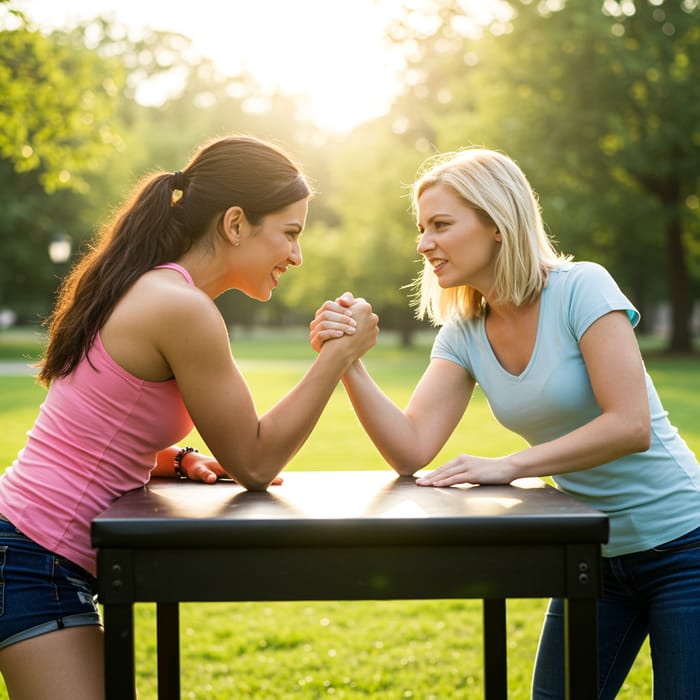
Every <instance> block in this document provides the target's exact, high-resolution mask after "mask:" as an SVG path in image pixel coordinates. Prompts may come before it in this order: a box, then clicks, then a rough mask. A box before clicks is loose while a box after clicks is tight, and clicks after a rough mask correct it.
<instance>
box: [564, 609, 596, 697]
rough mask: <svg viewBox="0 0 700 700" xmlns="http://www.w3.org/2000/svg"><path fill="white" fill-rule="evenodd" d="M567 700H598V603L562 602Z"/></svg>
mask: <svg viewBox="0 0 700 700" xmlns="http://www.w3.org/2000/svg"><path fill="white" fill-rule="evenodd" d="M564 606H565V607H564V611H565V614H564V619H565V626H566V637H565V645H566V654H565V658H566V677H567V680H568V687H567V693H566V697H567V700H594V699H595V700H597V699H598V697H599V696H598V683H599V681H598V676H599V670H598V601H597V600H596V599H595V598H572V599H569V600H565V601H564Z"/></svg>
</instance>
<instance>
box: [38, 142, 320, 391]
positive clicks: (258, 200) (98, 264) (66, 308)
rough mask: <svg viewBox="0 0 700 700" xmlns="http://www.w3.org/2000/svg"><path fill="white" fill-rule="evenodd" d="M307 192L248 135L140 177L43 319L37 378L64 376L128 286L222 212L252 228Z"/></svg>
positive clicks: (286, 161) (288, 167)
mask: <svg viewBox="0 0 700 700" xmlns="http://www.w3.org/2000/svg"><path fill="white" fill-rule="evenodd" d="M310 194H311V188H310V187H309V185H308V183H307V181H306V180H305V178H304V176H303V175H302V173H301V171H300V169H299V168H298V166H297V165H295V164H294V163H293V162H292V161H291V159H290V158H289V157H288V156H287V155H286V154H285V153H284V152H283V151H282V150H280V149H279V148H277V147H276V146H273V145H271V144H269V143H266V142H264V141H261V140H259V139H256V138H253V137H248V136H231V137H227V138H223V139H219V140H216V141H213V142H211V143H210V144H208V145H205V146H203V147H202V148H201V149H200V150H199V151H198V152H197V153H196V154H195V156H194V157H193V158H192V160H191V161H190V162H189V164H188V165H187V167H186V168H184V169H183V170H182V171H177V172H176V173H159V174H155V175H150V176H148V177H146V178H145V179H144V180H142V181H141V182H140V183H139V184H138V185H137V187H136V189H135V190H134V192H133V194H132V195H131V197H130V198H129V199H128V200H127V202H126V203H125V204H124V206H123V207H122V208H121V210H120V211H119V212H118V213H117V215H116V216H115V218H114V219H113V221H112V222H111V224H109V225H108V226H106V227H105V228H104V229H103V231H102V233H101V235H100V237H99V239H98V240H97V241H96V242H95V243H94V245H93V246H92V247H91V248H90V249H89V250H88V251H87V253H86V254H85V255H84V256H83V258H82V259H81V260H80V262H79V263H78V264H77V265H76V266H75V267H74V268H73V270H72V271H71V273H70V274H69V276H68V277H67V278H66V280H65V282H64V284H63V286H62V288H61V290H60V292H59V296H58V300H57V302H56V307H55V309H54V311H53V313H52V314H51V316H50V317H49V319H48V327H49V335H48V345H47V348H46V353H45V355H44V358H43V360H42V362H41V363H40V364H39V367H40V371H39V380H40V381H41V382H42V383H44V384H49V383H50V382H51V381H53V380H54V379H56V378H58V377H64V376H66V375H68V374H70V372H72V371H73V370H74V369H75V367H76V365H77V364H78V363H79V362H80V360H81V359H82V357H83V355H85V354H86V353H87V352H88V350H89V349H90V347H91V346H92V343H93V342H94V340H95V336H96V335H97V332H98V331H99V329H100V328H101V327H102V325H103V324H104V323H105V321H106V320H107V318H108V317H109V315H110V314H111V312H112V310H113V309H114V306H115V305H116V303H117V302H118V301H119V299H121V298H122V296H123V295H124V294H125V293H126V291H127V290H128V289H129V288H130V287H131V285H132V284H134V282H135V281H136V280H137V279H138V278H139V277H140V276H141V275H143V274H144V272H146V271H148V270H150V269H152V268H153V267H155V266H156V265H159V264H162V263H166V262H171V261H173V260H176V259H177V258H179V257H180V256H181V255H182V254H183V253H185V252H186V251H187V250H188V249H189V248H190V247H191V246H192V244H193V243H194V242H195V241H196V240H198V239H199V238H200V237H201V236H202V235H203V234H204V233H205V232H206V231H207V229H208V227H209V225H210V224H211V222H212V221H214V220H215V218H216V217H218V216H220V215H221V213H222V212H224V211H225V210H226V209H228V208H229V207H232V206H240V207H241V208H242V209H243V210H244V211H245V213H246V216H247V218H248V220H249V221H250V222H251V223H252V224H257V223H259V222H260V220H261V219H262V218H263V217H264V216H266V215H267V214H270V213H272V212H274V211H277V210H279V209H282V208H284V207H286V206H288V205H289V204H292V203H293V202H297V201H299V200H300V199H304V198H305V197H308V196H309V195H310Z"/></svg>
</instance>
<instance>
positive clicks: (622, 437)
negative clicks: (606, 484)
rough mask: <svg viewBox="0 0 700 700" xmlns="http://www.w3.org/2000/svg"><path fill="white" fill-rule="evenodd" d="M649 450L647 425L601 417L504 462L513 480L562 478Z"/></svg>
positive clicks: (605, 416)
mask: <svg viewBox="0 0 700 700" xmlns="http://www.w3.org/2000/svg"><path fill="white" fill-rule="evenodd" d="M648 448H649V425H648V424H645V423H644V422H640V423H639V424H635V423H633V422H631V421H630V420H629V419H628V418H625V417H624V416H617V415H611V414H603V415H601V416H599V417H598V418H595V419H594V420H592V421H590V422H589V423H586V424H585V425H583V426H581V427H580V428H577V429H576V430H573V431H572V432H570V433H567V434H566V435H564V436H562V437H560V438H557V439H555V440H551V441H549V442H546V443H542V444H540V445H535V446H533V447H528V448H526V449H524V450H522V451H520V452H516V453H514V454H513V455H510V457H508V458H506V459H508V460H509V461H511V462H512V464H513V467H514V470H515V474H516V476H515V477H514V478H518V477H524V476H553V475H556V474H566V473H570V472H575V471H581V470H584V469H590V468H591V467H597V466H599V465H601V464H605V463H606V462H611V461H613V460H615V459H618V458H620V457H623V456H625V455H628V454H632V453H634V452H643V451H644V450H646V449H648Z"/></svg>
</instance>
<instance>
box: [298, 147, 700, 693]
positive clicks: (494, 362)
mask: <svg viewBox="0 0 700 700" xmlns="http://www.w3.org/2000/svg"><path fill="white" fill-rule="evenodd" d="M413 204H414V210H415V214H416V218H417V223H418V230H419V232H420V237H419V241H418V252H419V253H421V255H423V257H424V267H423V270H422V274H421V276H420V280H419V285H418V289H419V294H418V313H419V315H420V316H427V317H428V318H430V319H431V320H432V321H433V322H434V323H435V324H436V325H440V326H441V329H440V331H439V332H438V334H437V337H436V339H435V342H434V345H433V350H432V353H431V359H430V364H429V365H428V367H427V369H426V371H425V373H424V375H423V377H422V378H421V380H420V381H419V383H418V385H417V386H416V388H415V390H414V392H413V395H412V396H411V399H410V401H409V403H408V405H407V407H406V409H405V410H401V409H400V408H399V407H397V406H396V405H395V404H394V403H393V402H392V401H391V400H390V399H389V398H388V397H387V396H386V395H385V394H383V393H382V391H381V390H380V389H379V388H378V387H377V386H376V384H374V382H373V381H372V379H371V377H370V376H369V374H368V373H367V371H366V370H365V368H364V366H363V365H362V363H361V362H360V361H359V360H358V361H356V362H355V363H354V364H353V365H352V367H351V368H350V370H349V371H348V372H346V373H345V375H344V377H343V383H344V385H345V387H346V389H347V393H348V396H349V397H350V400H351V401H352V404H353V406H354V408H355V411H356V413H357V415H358V416H359V419H360V421H361V422H362V425H363V426H364V428H365V430H366V431H367V433H368V434H369V436H370V437H371V439H372V440H373V441H374V443H375V445H376V446H377V448H378V450H379V451H380V453H381V454H382V456H383V457H384V458H385V459H386V461H387V462H388V463H389V464H390V465H391V466H392V467H393V468H394V469H395V470H396V471H397V472H398V473H399V474H404V475H409V474H414V473H415V472H416V471H418V470H420V469H421V468H423V467H425V466H426V465H428V464H430V462H431V461H432V460H433V459H434V458H435V456H436V455H437V454H438V451H439V450H440V449H441V448H442V447H443V445H444V444H445V442H446V440H447V439H448V437H449V436H450V434H451V433H452V432H453V430H454V429H455V427H456V425H457V423H458V421H459V420H460V419H461V418H462V415H463V414H464V412H465V410H466V409H467V406H468V404H469V401H470V399H471V396H472V392H473V391H474V387H475V385H476V384H477V383H478V384H479V385H480V387H481V388H482V390H483V391H484V394H485V395H486V397H487V399H488V401H489V404H490V406H491V409H492V411H493V413H494V415H495V416H496V418H497V419H498V420H499V421H500V422H501V423H502V424H503V425H504V426H506V427H507V428H509V429H511V430H513V431H514V432H517V433H518V434H520V435H521V436H523V437H524V438H525V439H526V441H527V442H528V444H529V447H527V448H525V449H522V450H520V451H517V452H514V453H512V454H507V455H503V456H501V457H498V458H490V457H480V456H478V454H474V453H473V452H471V453H465V454H461V455H457V456H455V457H454V458H453V459H451V460H450V461H449V462H447V463H446V464H443V465H441V466H439V467H438V468H437V469H434V470H432V471H426V472H423V473H422V474H420V475H419V478H418V479H417V484H419V485H421V486H433V487H449V486H452V485H455V484H462V483H473V484H505V483H509V482H510V481H512V480H513V479H517V478H519V477H532V476H538V477H539V476H552V477H553V479H554V481H555V482H556V484H557V486H558V488H560V489H561V490H562V491H564V492H566V493H568V494H570V495H572V496H573V497H575V498H578V499H580V500H581V501H583V502H584V503H586V504H588V505H590V506H592V507H594V508H597V509H599V510H601V511H603V512H605V513H607V515H608V516H609V518H610V523H611V531H610V539H609V542H608V544H607V545H605V546H604V548H603V555H604V562H605V566H604V571H605V574H604V576H605V589H604V594H603V598H602V601H601V603H600V606H599V616H600V627H599V629H600V690H601V698H614V697H615V695H616V694H617V691H618V690H619V689H620V687H621V686H622V683H623V682H624V679H625V677H626V676H627V673H628V671H629V669H630V667H631V665H632V663H633V661H634V659H635V657H636V655H637V652H638V651H639V648H640V646H641V644H642V642H643V641H644V639H645V637H646V636H647V634H648V635H649V637H650V643H651V650H652V661H653V668H654V697H655V698H656V700H660V699H663V700H677V699H678V698H698V697H700V665H698V664H697V660H696V658H695V657H696V655H697V649H699V648H700V489H699V486H700V468H699V466H698V462H697V459H696V458H695V456H694V455H693V453H692V452H691V451H690V450H689V448H688V447H687V445H686V444H685V442H684V441H683V440H682V439H681V437H680V436H679V435H678V432H677V431H676V430H675V429H674V428H673V427H672V425H671V424H670V423H669V421H668V418H667V415H666V413H665V411H664V410H663V408H662V406H661V403H660V401H659V397H658V395H657V393H656V390H655V389H654V386H653V384H652V382H651V379H650V377H649V376H648V374H647V373H646V371H645V368H644V364H643V361H642V357H641V355H640V351H639V348H638V345H637V341H636V337H635V335H634V331H633V328H634V326H635V325H636V324H637V322H638V321H639V313H638V312H637V310H636V309H635V308H634V307H633V306H632V304H631V303H630V302H629V300H628V299H627V298H626V297H625V295H624V294H623V293H622V292H621V291H620V289H619V287H618V285H617V284H616V283H615V281H614V280H613V279H612V277H611V276H610V275H609V274H608V272H607V271H606V270H605V269H604V268H602V267H601V266H599V265H597V264H593V263H589V262H573V261H572V260H571V259H569V258H568V257H566V256H563V255H561V254H559V253H558V252H556V250H555V248H554V247H553V245H552V243H551V241H550V239H549V238H548V236H547V235H546V234H545V230H544V227H543V223H542V218H541V213H540V209H539V206H538V202H537V200H536V197H535V195H534V193H533V190H532V188H531V187H530V185H529V183H528V181H527V179H526V177H525V175H524V174H523V172H522V171H521V170H520V168H519V167H518V166H517V164H516V163H515V162H514V161H513V160H512V159H510V158H509V157H507V156H505V155H503V154H501V153H498V152H495V151H490V150H485V149H465V150H463V151H460V152H458V153H454V154H448V155H446V156H442V157H439V158H438V159H437V160H435V161H432V162H431V163H429V167H428V169H427V170H426V171H425V172H424V173H423V174H422V176H421V177H419V179H418V180H417V181H416V183H415V184H414V186H413ZM353 301H354V300H353V297H352V295H350V294H346V295H344V296H343V297H340V298H339V299H337V300H335V301H334V302H326V304H324V306H323V307H322V308H321V309H319V311H318V312H317V315H316V319H315V320H314V321H313V322H312V324H311V341H312V345H313V346H314V347H315V348H316V349H318V350H320V349H321V348H322V347H325V345H326V344H331V343H332V342H335V341H334V340H331V338H332V335H331V334H332V333H338V332H340V331H341V330H342V329H343V327H344V317H343V312H344V310H346V309H347V308H348V307H352V304H353ZM326 341H328V342H326ZM465 447H467V448H468V449H471V450H473V451H478V445H471V446H465ZM562 611H563V606H562V601H561V600H552V601H551V603H550V607H549V610H548V613H547V616H546V620H545V624H544V628H543V632H542V636H541V640H540V647H539V650H538V655H537V661H536V666H535V673H534V680H533V697H534V698H536V699H537V700H543V699H545V698H548V699H551V698H564V694H565V693H564V658H563V650H564V630H563V612H562Z"/></svg>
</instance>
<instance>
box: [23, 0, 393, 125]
mask: <svg viewBox="0 0 700 700" xmlns="http://www.w3.org/2000/svg"><path fill="white" fill-rule="evenodd" d="M400 5H401V0H228V1H227V0H193V1H188V0H14V2H13V3H12V4H11V7H15V8H16V9H20V10H22V11H24V12H25V14H26V15H27V16H28V17H29V18H30V19H31V20H32V21H33V22H34V23H36V24H37V25H38V26H40V27H42V28H43V27H46V28H52V27H60V28H66V27H70V26H72V25H74V24H75V23H76V22H77V21H79V20H82V19H91V18H94V17H96V16H98V15H99V16H105V17H109V18H113V19H114V20H116V21H118V22H120V23H122V24H126V25H127V26H129V27H132V28H134V29H135V30H138V29H139V28H140V27H150V28H152V29H162V30H168V31H175V32H179V33H181V34H185V35H187V36H189V37H190V38H191V39H192V40H193V42H194V48H195V50H196V51H197V52H198V53H199V54H201V55H203V56H207V57H209V58H211V59H212V60H213V61H214V62H215V63H216V64H217V66H218V67H219V68H220V70H221V71H222V73H223V74H225V75H236V74H238V73H239V72H240V71H241V70H242V69H245V70H247V71H248V72H249V73H251V74H252V75H253V76H254V77H255V79H256V80H257V82H258V83H259V84H261V85H262V86H263V87H264V88H266V89H273V88H275V87H276V88H279V89H280V90H281V91H283V92H285V93H289V94H295V95H305V96H307V104H308V105H309V111H310V116H311V118H312V119H314V121H316V123H317V124H318V125H319V126H321V127H323V128H325V129H329V130H335V131H346V130H349V129H351V128H352V127H354V126H356V125H357V124H358V123H360V122H362V121H365V120H367V119H371V118H373V117H376V116H379V115H381V114H383V113H385V112H386V111H387V110H388V108H389V106H390V104H391V101H392V99H393V97H394V96H395V94H396V92H397V90H398V80H397V76H398V71H399V67H400V60H399V58H398V55H396V54H391V53H390V52H388V51H387V50H386V44H385V42H384V29H385V27H386V25H387V22H388V21H389V20H390V19H391V17H392V15H395V14H396V12H397V8H398V7H400Z"/></svg>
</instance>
